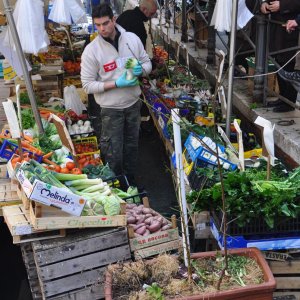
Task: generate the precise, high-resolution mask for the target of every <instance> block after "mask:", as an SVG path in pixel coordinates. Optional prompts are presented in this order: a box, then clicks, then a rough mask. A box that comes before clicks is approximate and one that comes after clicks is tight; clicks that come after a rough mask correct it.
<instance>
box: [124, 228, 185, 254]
mask: <svg viewBox="0 0 300 300" xmlns="http://www.w3.org/2000/svg"><path fill="white" fill-rule="evenodd" d="M178 239H179V234H178V228H174V229H169V230H166V231H160V232H157V233H153V234H150V235H149V236H146V237H145V236H141V237H138V238H133V239H130V240H129V242H130V249H131V251H135V250H138V249H144V248H148V247H152V246H155V245H158V244H162V243H166V242H169V241H173V240H178Z"/></svg>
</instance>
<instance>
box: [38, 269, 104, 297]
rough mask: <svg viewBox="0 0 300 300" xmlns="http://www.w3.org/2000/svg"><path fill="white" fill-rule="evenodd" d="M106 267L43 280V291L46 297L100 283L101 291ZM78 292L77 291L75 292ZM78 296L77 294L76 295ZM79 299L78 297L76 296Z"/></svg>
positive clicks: (98, 286)
mask: <svg viewBox="0 0 300 300" xmlns="http://www.w3.org/2000/svg"><path fill="white" fill-rule="evenodd" d="M105 270H106V267H104V268H98V269H94V270H89V271H87V272H83V273H79V274H74V275H72V276H68V277H64V278H61V279H57V280H53V281H48V282H43V283H42V284H41V289H42V292H43V294H44V296H45V298H46V299H49V298H48V297H50V296H54V295H57V294H61V293H65V292H68V291H72V290H75V289H79V288H85V287H86V286H89V285H93V284H96V283H99V285H97V288H98V289H99V291H100V292H102V290H103V282H104V274H105ZM76 293H77V292H76V291H75V294H76ZM102 293H103V292H102ZM76 296H77V295H76ZM75 299H76V300H77V298H75Z"/></svg>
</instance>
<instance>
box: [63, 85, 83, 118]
mask: <svg viewBox="0 0 300 300" xmlns="http://www.w3.org/2000/svg"><path fill="white" fill-rule="evenodd" d="M64 102H65V108H66V110H68V109H71V110H73V111H74V112H75V113H76V114H77V115H80V114H82V111H83V110H87V109H86V107H85V105H84V104H83V103H82V102H81V99H80V97H79V94H78V92H77V90H76V87H75V86H74V85H70V86H66V87H65V88H64Z"/></svg>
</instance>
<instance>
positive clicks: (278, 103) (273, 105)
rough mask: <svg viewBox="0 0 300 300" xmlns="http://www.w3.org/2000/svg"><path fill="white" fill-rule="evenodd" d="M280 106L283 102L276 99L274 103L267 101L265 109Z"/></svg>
mask: <svg viewBox="0 0 300 300" xmlns="http://www.w3.org/2000/svg"><path fill="white" fill-rule="evenodd" d="M282 104H284V102H283V101H282V100H280V99H277V100H275V101H268V103H267V107H275V106H279V105H282Z"/></svg>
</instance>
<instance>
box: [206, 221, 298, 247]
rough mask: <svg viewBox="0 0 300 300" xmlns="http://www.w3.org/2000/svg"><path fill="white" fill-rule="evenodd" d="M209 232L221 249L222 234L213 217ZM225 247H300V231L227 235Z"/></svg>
mask: <svg viewBox="0 0 300 300" xmlns="http://www.w3.org/2000/svg"><path fill="white" fill-rule="evenodd" d="M210 229H211V232H212V234H213V236H214V238H215V239H216V241H217V242H218V245H219V247H220V248H221V249H224V236H223V233H221V232H220V231H219V230H218V228H217V226H216V224H215V223H214V221H213V219H212V218H211V219H210ZM226 241H227V243H226V244H227V248H228V249H235V248H249V247H256V248H258V249H260V250H283V249H297V248H300V231H298V232H293V233H289V234H288V233H286V234H264V235H251V236H243V235H238V236H230V235H227V238H226Z"/></svg>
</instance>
